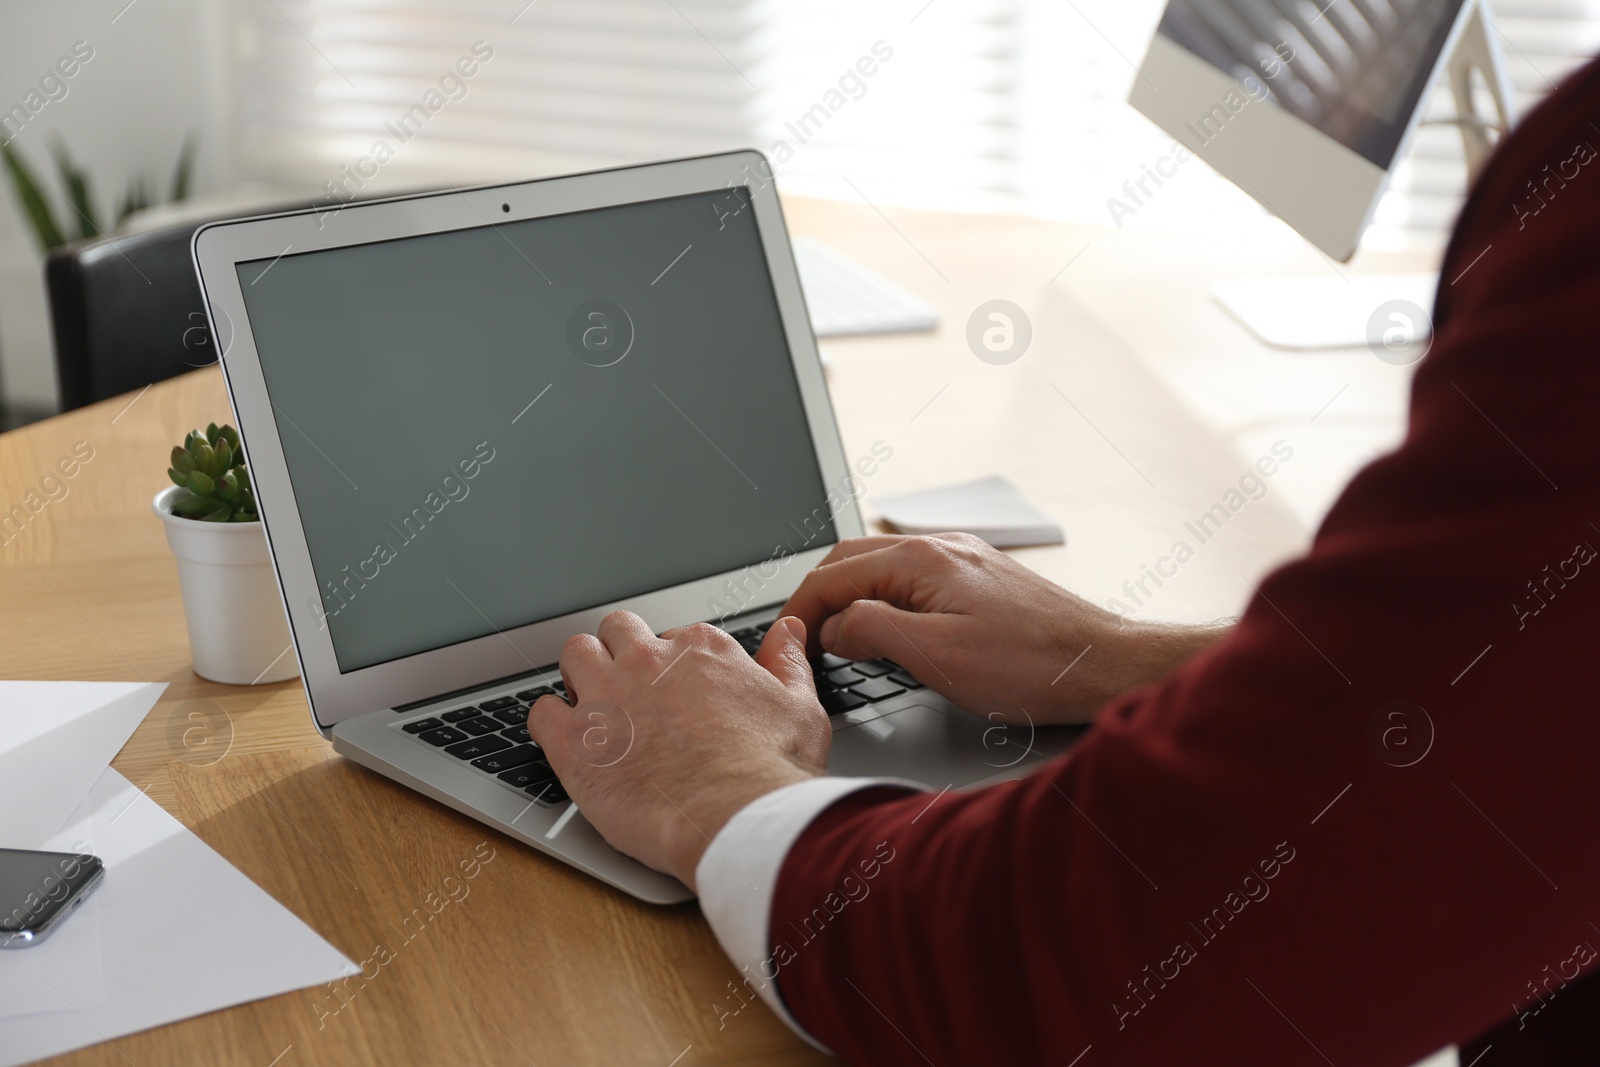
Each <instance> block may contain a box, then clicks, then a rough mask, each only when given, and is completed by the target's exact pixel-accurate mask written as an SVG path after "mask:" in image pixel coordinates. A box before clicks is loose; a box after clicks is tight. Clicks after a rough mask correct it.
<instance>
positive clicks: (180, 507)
mask: <svg viewBox="0 0 1600 1067" xmlns="http://www.w3.org/2000/svg"><path fill="white" fill-rule="evenodd" d="M211 507H212V503H211V501H210V499H209V498H207V497H203V496H195V495H194V493H193V492H190V493H189V494H188V495H187V496H181V497H179V498H178V499H177V500H175V501H173V503H172V513H173V514H174V515H182V516H184V517H185V518H191V519H192V518H198V517H199V516H200V515H201V514H202V513H203V512H205V511H207V510H209V509H210V508H211Z"/></svg>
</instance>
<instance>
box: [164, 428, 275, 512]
mask: <svg viewBox="0 0 1600 1067" xmlns="http://www.w3.org/2000/svg"><path fill="white" fill-rule="evenodd" d="M167 476H168V477H169V478H171V479H172V482H173V484H174V485H176V486H178V487H179V488H180V489H182V490H184V492H183V494H182V495H181V496H179V497H178V499H177V500H176V501H174V502H173V504H172V513H173V514H174V515H180V516H182V517H184V518H187V519H199V520H201V521H202V522H255V521H256V520H257V519H258V518H260V516H259V515H258V514H257V513H256V494H255V490H254V489H252V488H251V486H250V470H249V468H248V467H246V466H245V464H244V453H243V452H242V451H241V450H240V448H239V432H238V431H237V430H235V429H234V428H233V427H232V426H218V425H217V424H216V423H214V422H213V423H212V424H211V425H210V426H207V427H206V432H205V433H201V432H200V431H199V430H194V431H192V432H191V433H190V434H189V436H187V437H185V438H184V439H183V444H181V445H175V446H173V449H172V466H171V467H169V468H167Z"/></svg>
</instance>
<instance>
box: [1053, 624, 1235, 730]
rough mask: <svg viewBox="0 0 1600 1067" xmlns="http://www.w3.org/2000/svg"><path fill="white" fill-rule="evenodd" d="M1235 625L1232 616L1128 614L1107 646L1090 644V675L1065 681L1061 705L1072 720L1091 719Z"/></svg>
mask: <svg viewBox="0 0 1600 1067" xmlns="http://www.w3.org/2000/svg"><path fill="white" fill-rule="evenodd" d="M1233 629H1234V620H1232V619H1229V620H1227V621H1224V622H1214V623H1201V624H1187V623H1171V622H1139V621H1136V620H1133V619H1124V620H1123V621H1122V624H1121V625H1120V626H1118V627H1117V628H1116V629H1115V630H1112V631H1110V633H1109V634H1108V635H1107V641H1106V645H1107V647H1106V648H1104V649H1103V650H1101V649H1095V648H1090V649H1087V650H1085V655H1084V657H1083V658H1084V666H1085V667H1086V668H1088V669H1089V670H1088V672H1087V673H1089V675H1090V677H1089V678H1087V679H1082V680H1080V683H1079V685H1078V686H1076V687H1073V688H1067V687H1065V686H1062V687H1060V688H1061V689H1062V691H1063V701H1062V705H1061V711H1062V712H1063V713H1064V715H1065V716H1066V717H1067V719H1068V720H1069V721H1087V719H1088V717H1089V716H1090V715H1092V714H1093V713H1094V712H1096V711H1098V710H1099V709H1100V708H1101V707H1103V706H1105V705H1106V704H1107V703H1109V702H1110V701H1111V700H1114V699H1115V698H1116V697H1118V696H1120V695H1121V694H1123V693H1126V692H1127V691H1128V690H1130V689H1136V688H1138V687H1139V686H1141V685H1148V684H1150V683H1151V682H1155V681H1158V680H1159V679H1161V678H1163V677H1165V676H1166V675H1167V674H1169V673H1170V672H1172V671H1173V670H1175V669H1177V668H1178V667H1181V666H1182V665H1183V664H1185V663H1187V662H1188V661H1189V660H1191V659H1193V658H1194V657H1195V656H1196V655H1198V654H1199V653H1200V652H1201V651H1203V650H1204V649H1206V648H1207V647H1209V646H1211V645H1213V644H1215V643H1216V642H1218V641H1220V640H1222V639H1223V638H1225V637H1227V636H1228V635H1229V634H1230V633H1232V632H1233ZM1097 652H1098V653H1099V654H1098V655H1096V653H1097Z"/></svg>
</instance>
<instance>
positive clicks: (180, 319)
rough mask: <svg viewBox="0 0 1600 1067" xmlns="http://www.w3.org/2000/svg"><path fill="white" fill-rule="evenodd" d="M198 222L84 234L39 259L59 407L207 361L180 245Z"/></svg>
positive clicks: (195, 285) (189, 265) (196, 293)
mask: <svg viewBox="0 0 1600 1067" xmlns="http://www.w3.org/2000/svg"><path fill="white" fill-rule="evenodd" d="M202 224H203V221H201V222H193V223H185V224H183V225H179V226H169V227H167V228H165V229H160V230H149V231H146V232H143V233H130V234H119V235H117V236H114V237H101V238H92V239H90V240H87V241H78V242H75V243H73V244H70V245H65V246H63V247H61V248H57V249H55V250H53V251H52V252H51V253H50V255H49V258H48V259H46V261H45V268H44V270H45V283H46V285H47V287H48V288H49V290H50V317H51V322H52V326H53V327H54V334H55V353H56V382H57V384H58V385H59V386H60V389H61V410H63V411H71V410H72V409H74V408H80V407H83V406H84V405H85V404H92V403H94V402H95V401H98V400H104V399H106V398H107V397H112V396H117V395H118V394H120V393H126V392H129V391H130V390H134V389H142V388H144V387H145V386H146V385H149V384H150V383H151V382H158V381H162V380H164V379H167V378H172V377H175V376H177V375H179V374H183V373H185V372H186V371H191V370H194V369H195V368H196V367H204V366H206V365H207V364H210V363H215V362H216V360H217V354H216V351H215V347H216V346H215V345H214V344H213V343H212V341H211V332H210V330H208V329H207V328H206V316H205V304H204V302H203V301H202V300H201V299H200V283H199V282H198V281H197V280H196V278H195V274H194V261H193V260H192V259H191V258H190V255H189V239H190V238H191V237H193V236H194V231H195V230H196V229H198V228H199V227H200V226H201V225H202Z"/></svg>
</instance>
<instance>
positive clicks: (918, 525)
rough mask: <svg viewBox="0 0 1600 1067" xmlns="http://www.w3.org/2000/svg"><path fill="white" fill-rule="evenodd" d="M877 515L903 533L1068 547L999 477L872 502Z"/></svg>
mask: <svg viewBox="0 0 1600 1067" xmlns="http://www.w3.org/2000/svg"><path fill="white" fill-rule="evenodd" d="M872 503H873V506H874V507H875V508H877V510H878V514H879V516H881V517H882V518H883V520H884V521H885V522H886V523H888V524H889V525H890V526H892V527H894V529H896V530H898V531H899V532H901V533H905V534H933V533H957V532H958V533H969V534H974V535H976V536H978V537H981V538H983V539H984V540H985V541H987V542H989V544H991V545H993V546H994V547H996V548H1017V547H1020V546H1023V545H1062V544H1066V540H1067V538H1066V533H1065V532H1064V531H1063V530H1062V528H1061V525H1060V524H1059V523H1057V522H1055V521H1054V520H1053V519H1051V518H1050V516H1048V515H1046V514H1045V513H1044V512H1042V511H1040V510H1039V509H1038V508H1037V507H1035V506H1034V504H1033V503H1032V501H1030V500H1029V499H1028V498H1027V497H1026V496H1024V495H1023V494H1022V490H1020V489H1018V488H1017V487H1016V486H1015V485H1014V484H1012V482H1011V480H1010V479H1008V478H1004V477H1002V476H1000V475H994V476H992V477H988V478H979V479H978V480H976V481H971V482H962V483H961V484H959V485H949V486H943V487H941V488H937V489H924V490H920V491H918V492H915V493H901V494H897V495H895V496H886V497H879V498H875V499H874V500H873V502H872Z"/></svg>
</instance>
